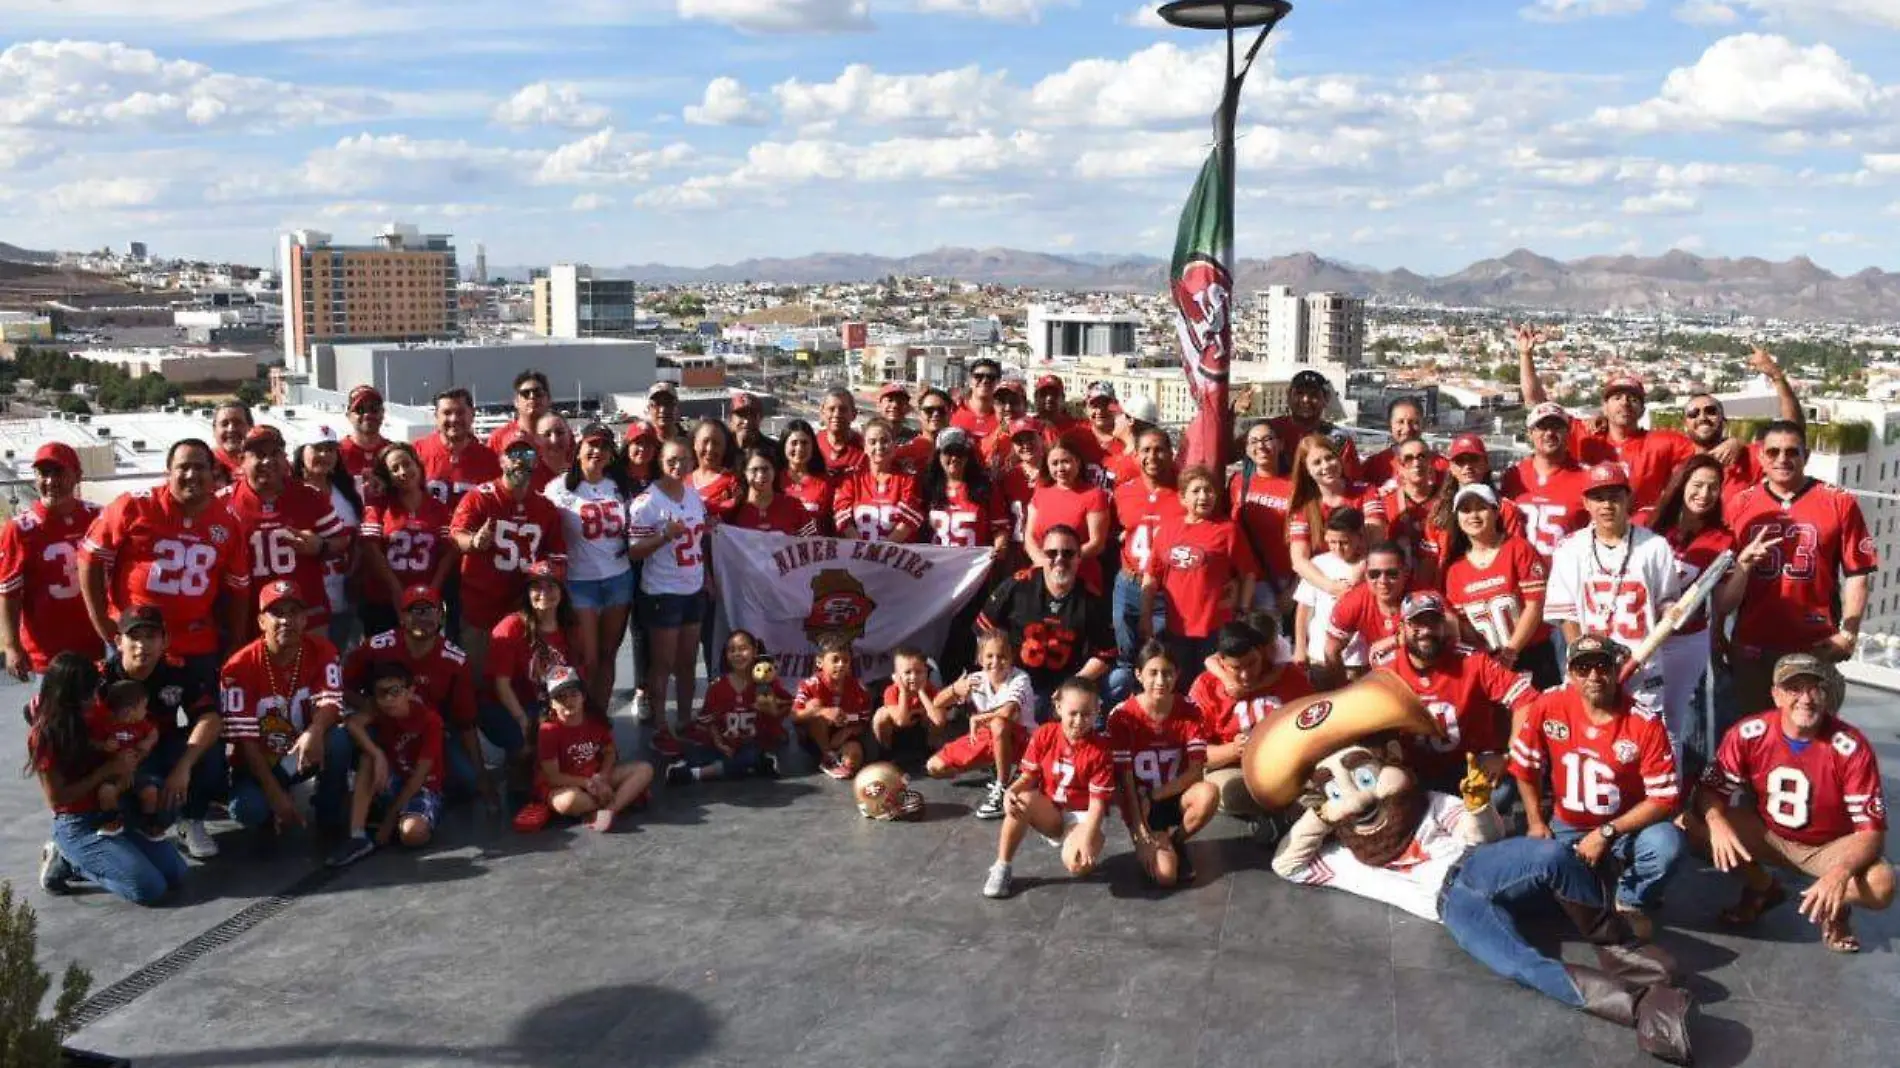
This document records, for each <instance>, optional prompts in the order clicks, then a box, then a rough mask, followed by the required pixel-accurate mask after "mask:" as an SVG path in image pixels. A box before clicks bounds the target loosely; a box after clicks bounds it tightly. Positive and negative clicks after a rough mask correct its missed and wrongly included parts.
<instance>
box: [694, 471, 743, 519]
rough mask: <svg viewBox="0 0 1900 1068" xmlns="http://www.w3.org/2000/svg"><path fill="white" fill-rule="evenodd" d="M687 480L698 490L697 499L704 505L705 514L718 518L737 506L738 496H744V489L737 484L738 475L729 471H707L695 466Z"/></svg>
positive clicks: (722, 517) (723, 516)
mask: <svg viewBox="0 0 1900 1068" xmlns="http://www.w3.org/2000/svg"><path fill="white" fill-rule="evenodd" d="M687 482H688V483H689V484H690V485H691V486H692V487H693V488H694V489H695V490H698V491H699V499H700V501H702V502H703V503H704V504H705V505H706V514H707V515H710V516H717V517H719V518H720V519H724V518H725V517H726V513H728V512H730V511H732V510H733V509H734V508H737V507H739V500H740V498H742V497H744V496H745V490H744V489H743V488H742V487H741V486H740V485H739V476H737V475H735V474H733V473H732V472H730V471H719V472H712V473H709V472H707V471H706V469H705V468H696V469H694V471H693V473H692V474H691V475H688V476H687Z"/></svg>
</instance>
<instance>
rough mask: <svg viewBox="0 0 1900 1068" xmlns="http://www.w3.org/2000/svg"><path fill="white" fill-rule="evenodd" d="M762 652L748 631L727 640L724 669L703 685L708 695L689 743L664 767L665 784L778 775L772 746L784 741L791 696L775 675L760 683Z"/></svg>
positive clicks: (772, 777)
mask: <svg viewBox="0 0 1900 1068" xmlns="http://www.w3.org/2000/svg"><path fill="white" fill-rule="evenodd" d="M763 651H764V646H762V645H761V644H759V639H758V638H757V637H755V636H754V635H753V634H752V633H751V632H750V631H745V630H735V631H733V632H732V634H731V635H730V636H728V637H727V638H726V673H725V674H723V675H721V676H719V677H718V678H716V679H714V680H713V681H712V683H711V684H710V685H709V686H707V687H706V699H705V700H704V701H702V702H701V703H700V706H699V715H697V716H694V717H693V735H694V737H693V739H692V744H691V745H689V746H688V747H687V750H686V754H685V755H684V756H683V757H681V758H680V759H679V760H676V761H674V762H673V763H671V764H669V765H667V769H666V784H667V785H668V786H684V785H685V784H687V783H691V782H704V781H706V780H709V779H737V778H740V777H742V776H746V775H760V776H764V777H765V778H769V779H775V778H777V777H778V758H777V757H776V756H774V755H773V750H775V749H777V748H778V746H779V743H780V742H782V741H784V739H785V727H784V722H783V721H784V717H785V715H786V714H787V713H788V712H790V711H791V708H792V695H791V694H790V693H789V692H788V691H787V690H786V689H785V684H784V683H782V682H779V681H778V679H777V678H776V677H773V678H772V679H771V681H769V682H762V681H760V678H759V676H758V675H757V674H755V672H754V668H756V667H757V666H758V665H759V664H760V663H762V661H761V660H760V659H759V654H760V653H762V652H763Z"/></svg>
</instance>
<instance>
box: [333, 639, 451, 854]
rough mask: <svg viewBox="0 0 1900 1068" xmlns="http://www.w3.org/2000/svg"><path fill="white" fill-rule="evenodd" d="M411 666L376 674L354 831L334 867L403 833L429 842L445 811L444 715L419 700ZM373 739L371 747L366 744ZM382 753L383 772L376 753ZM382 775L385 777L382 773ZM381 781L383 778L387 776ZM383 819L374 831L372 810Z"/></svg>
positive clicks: (382, 666) (387, 663) (416, 842)
mask: <svg viewBox="0 0 1900 1068" xmlns="http://www.w3.org/2000/svg"><path fill="white" fill-rule="evenodd" d="M414 682H415V676H414V674H413V673H412V672H411V671H410V670H409V665H407V664H404V663H402V662H401V661H396V660H382V661H378V662H376V663H375V664H373V665H372V666H371V667H370V671H369V697H370V701H371V705H370V710H369V715H368V717H366V718H367V719H368V720H369V722H368V723H367V724H361V723H357V722H355V717H352V722H351V725H352V726H358V727H361V728H363V730H364V732H365V734H366V735H367V737H366V738H364V739H361V740H359V743H358V746H359V748H361V749H362V750H363V754H362V755H361V756H360V757H358V758H357V761H356V787H355V790H354V792H353V794H352V796H351V798H350V836H349V837H348V838H346V839H344V840H343V842H342V844H340V845H338V846H337V847H336V850H335V851H334V852H332V853H331V854H330V859H329V864H330V866H331V867H333V868H340V867H342V866H344V865H346V864H354V863H356V862H357V861H359V860H361V859H363V858H364V857H366V856H368V855H369V854H370V853H372V852H374V851H375V850H376V849H378V848H380V847H383V846H387V845H388V844H389V842H390V840H391V839H392V838H395V837H397V836H398V835H400V836H401V841H402V844H403V845H406V846H408V847H410V848H411V849H415V848H419V847H421V846H425V845H428V844H429V839H430V838H431V837H432V836H433V835H434V834H435V825H436V821H437V820H438V819H440V818H441V816H442V761H443V741H442V740H443V727H442V717H441V716H438V715H436V714H435V711H434V710H433V709H431V708H429V706H427V705H425V704H423V703H422V702H421V701H419V700H417V699H416V696H415V693H414V691H413V689H412V688H411V687H412V686H413V684H414ZM365 742H367V743H368V744H363V743H365ZM378 752H380V753H382V755H383V761H382V767H381V768H380V769H379V767H378V762H377V760H376V756H375V754H376V753H378ZM379 770H380V771H381V775H380V776H379V775H378V771H379ZM379 779H380V781H379ZM372 808H374V809H377V810H380V811H381V813H382V819H381V820H380V821H379V822H378V824H377V827H376V834H375V837H374V838H372V837H371V836H370V833H369V818H370V812H371V809H372Z"/></svg>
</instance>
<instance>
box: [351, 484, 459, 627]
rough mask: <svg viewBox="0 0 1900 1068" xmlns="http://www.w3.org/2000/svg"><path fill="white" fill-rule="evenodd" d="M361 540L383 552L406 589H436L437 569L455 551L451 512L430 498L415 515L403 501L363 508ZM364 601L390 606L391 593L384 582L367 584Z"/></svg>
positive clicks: (389, 500)
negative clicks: (450, 520)
mask: <svg viewBox="0 0 1900 1068" xmlns="http://www.w3.org/2000/svg"><path fill="white" fill-rule="evenodd" d="M357 536H358V537H360V538H362V539H363V541H364V542H365V543H366V544H369V545H373V546H375V547H376V548H377V549H379V550H381V551H382V554H383V559H384V560H386V561H388V563H389V570H390V571H392V572H394V573H395V575H396V582H397V583H398V584H399V585H401V586H402V587H403V588H404V589H407V588H409V587H410V586H416V585H423V586H428V585H433V584H434V582H435V569H436V568H438V567H440V566H442V560H443V558H444V557H446V556H447V555H448V553H449V551H450V550H451V549H452V548H453V547H454V545H455V542H454V541H453V540H451V539H450V537H449V508H448V506H447V505H445V504H443V503H442V502H441V501H438V500H436V499H435V498H434V497H431V496H430V495H429V494H427V493H424V494H423V495H422V501H421V505H420V506H419V507H418V508H417V509H416V510H415V511H413V512H411V511H409V510H407V509H405V508H404V507H403V505H402V499H401V498H400V497H385V498H383V499H382V500H380V501H378V502H376V503H375V504H366V505H364V506H363V525H362V526H361V527H360V528H358V530H357ZM363 600H365V601H368V602H370V603H371V604H389V603H390V600H389V591H388V590H387V589H384V588H383V587H382V583H380V582H364V583H363Z"/></svg>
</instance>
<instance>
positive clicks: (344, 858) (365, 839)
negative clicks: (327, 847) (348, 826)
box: [324, 834, 376, 868]
mask: <svg viewBox="0 0 1900 1068" xmlns="http://www.w3.org/2000/svg"><path fill="white" fill-rule="evenodd" d="M374 852H376V843H375V842H372V841H370V837H369V835H367V834H353V835H350V836H349V837H348V838H345V839H343V843H342V844H341V845H339V846H337V847H336V848H335V849H333V850H331V851H330V856H329V859H328V860H325V861H324V863H325V864H328V865H329V866H330V867H332V868H345V867H348V866H350V865H351V864H354V863H356V862H357V861H359V860H362V859H363V858H364V857H367V856H369V855H370V854H371V853H374Z"/></svg>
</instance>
